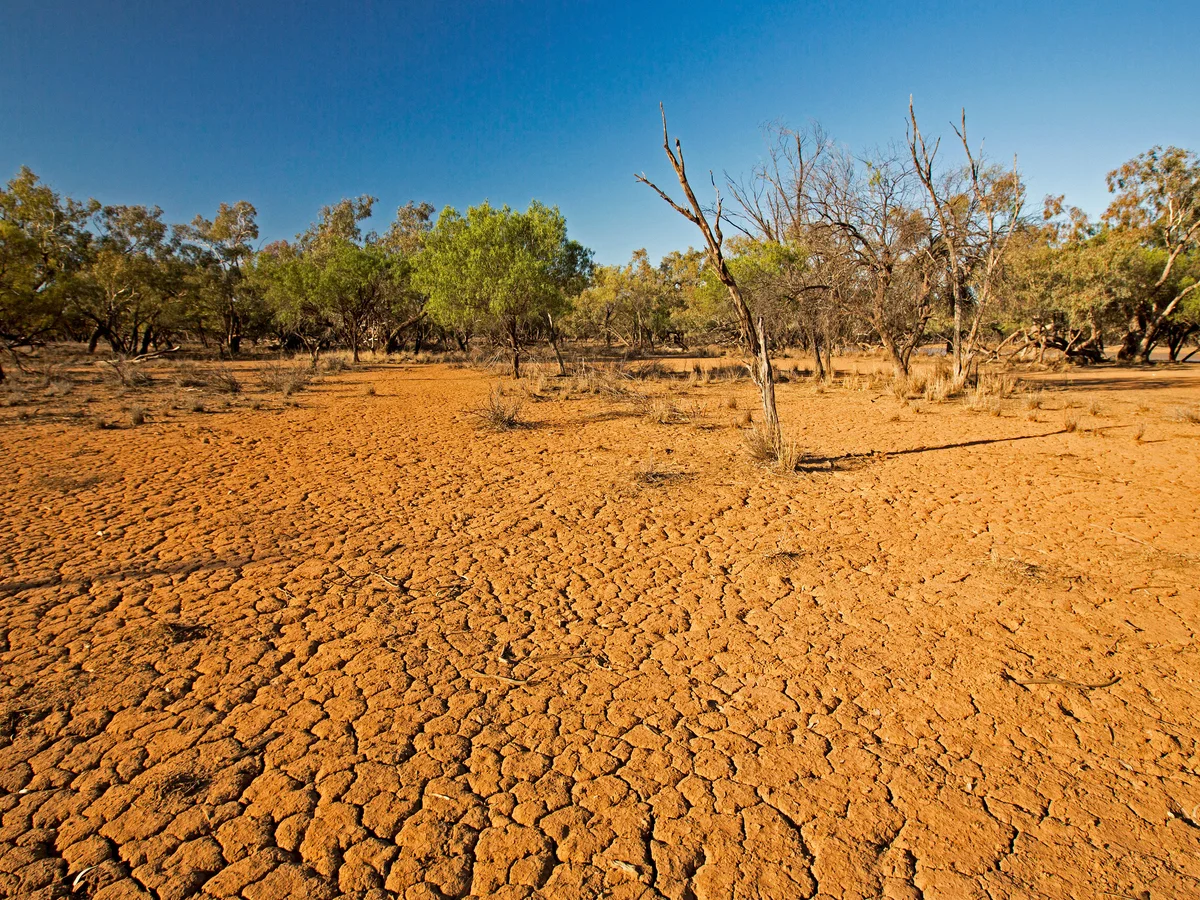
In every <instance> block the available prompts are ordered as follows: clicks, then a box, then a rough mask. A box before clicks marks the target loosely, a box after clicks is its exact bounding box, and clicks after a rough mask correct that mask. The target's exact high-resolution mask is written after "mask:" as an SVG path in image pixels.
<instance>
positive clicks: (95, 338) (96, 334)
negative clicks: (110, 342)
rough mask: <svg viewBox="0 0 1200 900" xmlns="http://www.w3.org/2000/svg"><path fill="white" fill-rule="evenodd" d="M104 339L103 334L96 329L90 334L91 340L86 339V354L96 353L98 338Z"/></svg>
mask: <svg viewBox="0 0 1200 900" xmlns="http://www.w3.org/2000/svg"><path fill="white" fill-rule="evenodd" d="M102 337H104V332H103V331H102V330H101V329H99V328H97V329H96V330H95V331H93V332H92V336H91V338H89V339H88V353H95V352H96V345H97V344H99V343H100V338H102Z"/></svg>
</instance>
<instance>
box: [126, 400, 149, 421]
mask: <svg viewBox="0 0 1200 900" xmlns="http://www.w3.org/2000/svg"><path fill="white" fill-rule="evenodd" d="M129 424H130V425H134V426H137V425H145V424H146V408H145V407H144V406H138V405H136V404H135V405H134V406H131V407H129Z"/></svg>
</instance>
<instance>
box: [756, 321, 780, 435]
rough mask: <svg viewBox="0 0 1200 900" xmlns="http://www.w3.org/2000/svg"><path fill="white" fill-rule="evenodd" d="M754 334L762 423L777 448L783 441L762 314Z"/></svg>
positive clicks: (773, 374)
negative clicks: (756, 342)
mask: <svg viewBox="0 0 1200 900" xmlns="http://www.w3.org/2000/svg"><path fill="white" fill-rule="evenodd" d="M756 334H757V337H758V377H757V378H755V381H757V382H758V390H759V393H760V394H761V395H762V407H763V424H764V425H765V426H766V429H767V434H768V435H770V437H771V440H772V443H773V444H774V446H775V447H776V449H778V448H779V447H780V445H781V444H782V442H783V435H782V433H781V431H780V428H779V412H778V411H777V410H776V408H775V373H774V371H773V370H772V369H771V354H770V353H769V352H767V347H768V344H767V328H766V326H765V325H764V324H763V317H762V316H759V317H758V323H757V331H756Z"/></svg>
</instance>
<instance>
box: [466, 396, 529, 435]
mask: <svg viewBox="0 0 1200 900" xmlns="http://www.w3.org/2000/svg"><path fill="white" fill-rule="evenodd" d="M524 408H525V400H524V399H523V398H521V397H513V398H512V399H507V398H505V396H504V393H503V392H502V391H501V390H500V388H498V387H495V388H492V390H491V392H490V393H489V394H488V398H487V400H485V401H484V403H483V405H482V406H479V407H477V408H476V409H473V410H472V411H471V412H472V414H473V415H474V416H475V417H476V418H477V419H479V421H480V424H481V425H482V426H483V427H485V428H490V429H491V430H492V431H511V430H512V429H514V428H520V427H521V426H522V425H524V424H525V423H524V422H522V421H521V410H523V409H524Z"/></svg>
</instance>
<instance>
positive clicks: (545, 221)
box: [413, 200, 592, 370]
mask: <svg viewBox="0 0 1200 900" xmlns="http://www.w3.org/2000/svg"><path fill="white" fill-rule="evenodd" d="M591 270H592V261H591V251H589V250H587V249H585V248H584V247H583V246H582V245H581V244H579V243H578V242H577V241H573V240H570V239H569V238H568V237H567V223H566V219H564V218H563V216H562V213H560V212H559V211H558V209H557V208H550V207H548V206H545V205H543V204H541V203H538V202H537V201H536V200H535V201H533V202H532V203H531V204H530V205H529V209H527V210H526V211H525V212H519V211H515V210H512V209H510V208H509V207H507V206H505V207H501V208H499V209H497V208H495V207H493V206H491V205H490V204H488V203H483V204H481V205H479V206H473V207H471V208H469V209H468V210H467V214H466V216H463V215H461V214H460V213H459V212H458V211H457V210H455V209H453V208H451V207H447V208H446V209H444V210H442V213H441V215H439V216H438V220H437V223H436V224H435V225H434V227H433V228H432V229H431V230H430V231H429V232H428V234H426V235H425V238H424V249H423V250H422V251H421V253H420V254H419V255H418V256H417V258H416V266H415V271H414V273H413V283H414V285H415V286H416V288H417V289H418V290H420V291H421V292H422V293H423V294H425V295H426V296H427V297H428V298H429V304H428V312H429V316H430V317H431V318H432V319H433V320H434V321H435V322H436V323H438V324H439V325H441V326H443V327H445V328H449V329H465V330H467V331H471V330H474V329H475V328H476V327H478V326H483V327H485V328H488V329H490V330H492V331H494V332H497V333H500V334H503V335H504V336H505V337H506V338H507V339H508V341H509V343H510V345H511V347H512V350H513V358H514V370H516V369H517V368H518V367H519V355H520V345H521V340H522V331H523V330H524V329H527V328H528V327H530V326H531V325H534V324H535V323H537V324H540V323H541V322H542V321H548V317H549V320H551V321H552V319H553V318H554V317H557V316H559V315H561V314H562V313H563V312H565V311H566V310H567V309H568V307H569V304H570V300H571V298H572V297H574V296H575V295H577V294H578V293H579V292H580V291H581V290H582V289H583V288H584V286H585V285H586V284H587V281H588V278H589V276H590V274H591Z"/></svg>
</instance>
